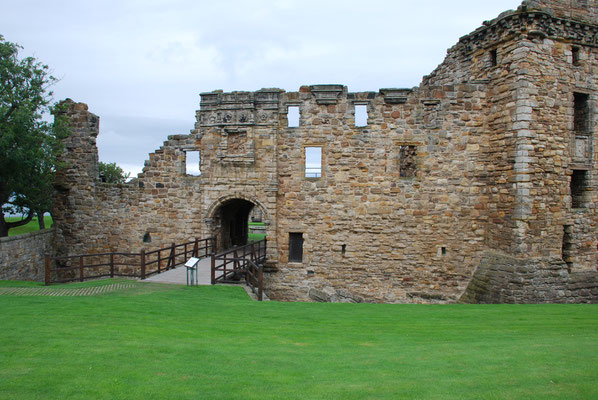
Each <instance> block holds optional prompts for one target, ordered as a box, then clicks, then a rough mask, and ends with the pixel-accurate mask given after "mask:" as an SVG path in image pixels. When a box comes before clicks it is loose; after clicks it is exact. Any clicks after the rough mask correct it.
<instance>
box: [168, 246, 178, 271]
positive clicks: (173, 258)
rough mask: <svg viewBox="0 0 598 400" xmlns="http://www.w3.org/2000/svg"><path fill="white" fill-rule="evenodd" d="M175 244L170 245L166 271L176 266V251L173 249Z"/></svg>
mask: <svg viewBox="0 0 598 400" xmlns="http://www.w3.org/2000/svg"><path fill="white" fill-rule="evenodd" d="M174 246H175V244H174V243H171V244H170V268H168V269H172V268H174V266H175V264H176V253H175V252H176V250H175V248H174Z"/></svg>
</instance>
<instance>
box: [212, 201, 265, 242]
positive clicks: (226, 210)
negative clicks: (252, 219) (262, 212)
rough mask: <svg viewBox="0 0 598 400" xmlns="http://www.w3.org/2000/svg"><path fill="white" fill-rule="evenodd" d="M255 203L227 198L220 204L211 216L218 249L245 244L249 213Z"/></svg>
mask: <svg viewBox="0 0 598 400" xmlns="http://www.w3.org/2000/svg"><path fill="white" fill-rule="evenodd" d="M254 207H255V204H254V203H252V202H251V201H249V200H245V199H238V198H237V199H229V200H226V201H224V202H223V203H222V204H220V205H219V206H218V207H217V209H216V210H215V212H214V216H213V232H214V234H215V235H216V237H217V239H218V251H224V250H227V249H230V248H232V247H236V246H242V245H244V244H247V237H248V233H249V229H248V224H249V215H250V213H251V211H252V210H253V208H254Z"/></svg>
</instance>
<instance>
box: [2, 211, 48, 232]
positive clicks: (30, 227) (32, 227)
mask: <svg viewBox="0 0 598 400" xmlns="http://www.w3.org/2000/svg"><path fill="white" fill-rule="evenodd" d="M20 220H21V217H6V222H15V221H20ZM44 223H45V224H46V228H50V227H51V226H52V217H51V216H50V215H44ZM36 231H39V222H38V221H37V217H33V219H32V220H31V221H29V223H27V224H25V225H21V226H18V227H16V228H12V229H10V230H9V231H8V236H16V235H22V234H24V233H29V232H36Z"/></svg>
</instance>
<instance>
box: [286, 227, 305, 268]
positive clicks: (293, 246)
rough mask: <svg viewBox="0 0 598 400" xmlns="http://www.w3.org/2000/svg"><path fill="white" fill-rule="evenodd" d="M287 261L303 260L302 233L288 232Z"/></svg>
mask: <svg viewBox="0 0 598 400" xmlns="http://www.w3.org/2000/svg"><path fill="white" fill-rule="evenodd" d="M289 262H303V233H289Z"/></svg>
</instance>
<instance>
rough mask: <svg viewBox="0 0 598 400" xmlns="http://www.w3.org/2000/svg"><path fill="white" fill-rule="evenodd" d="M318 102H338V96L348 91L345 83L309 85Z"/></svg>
mask: <svg viewBox="0 0 598 400" xmlns="http://www.w3.org/2000/svg"><path fill="white" fill-rule="evenodd" d="M309 88H310V91H311V93H312V94H313V95H314V96H315V97H316V103H318V104H337V103H338V98H339V97H340V96H341V95H342V94H343V93H344V92H345V91H346V88H345V86H344V85H334V84H333V85H312V86H310V87H309Z"/></svg>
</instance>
